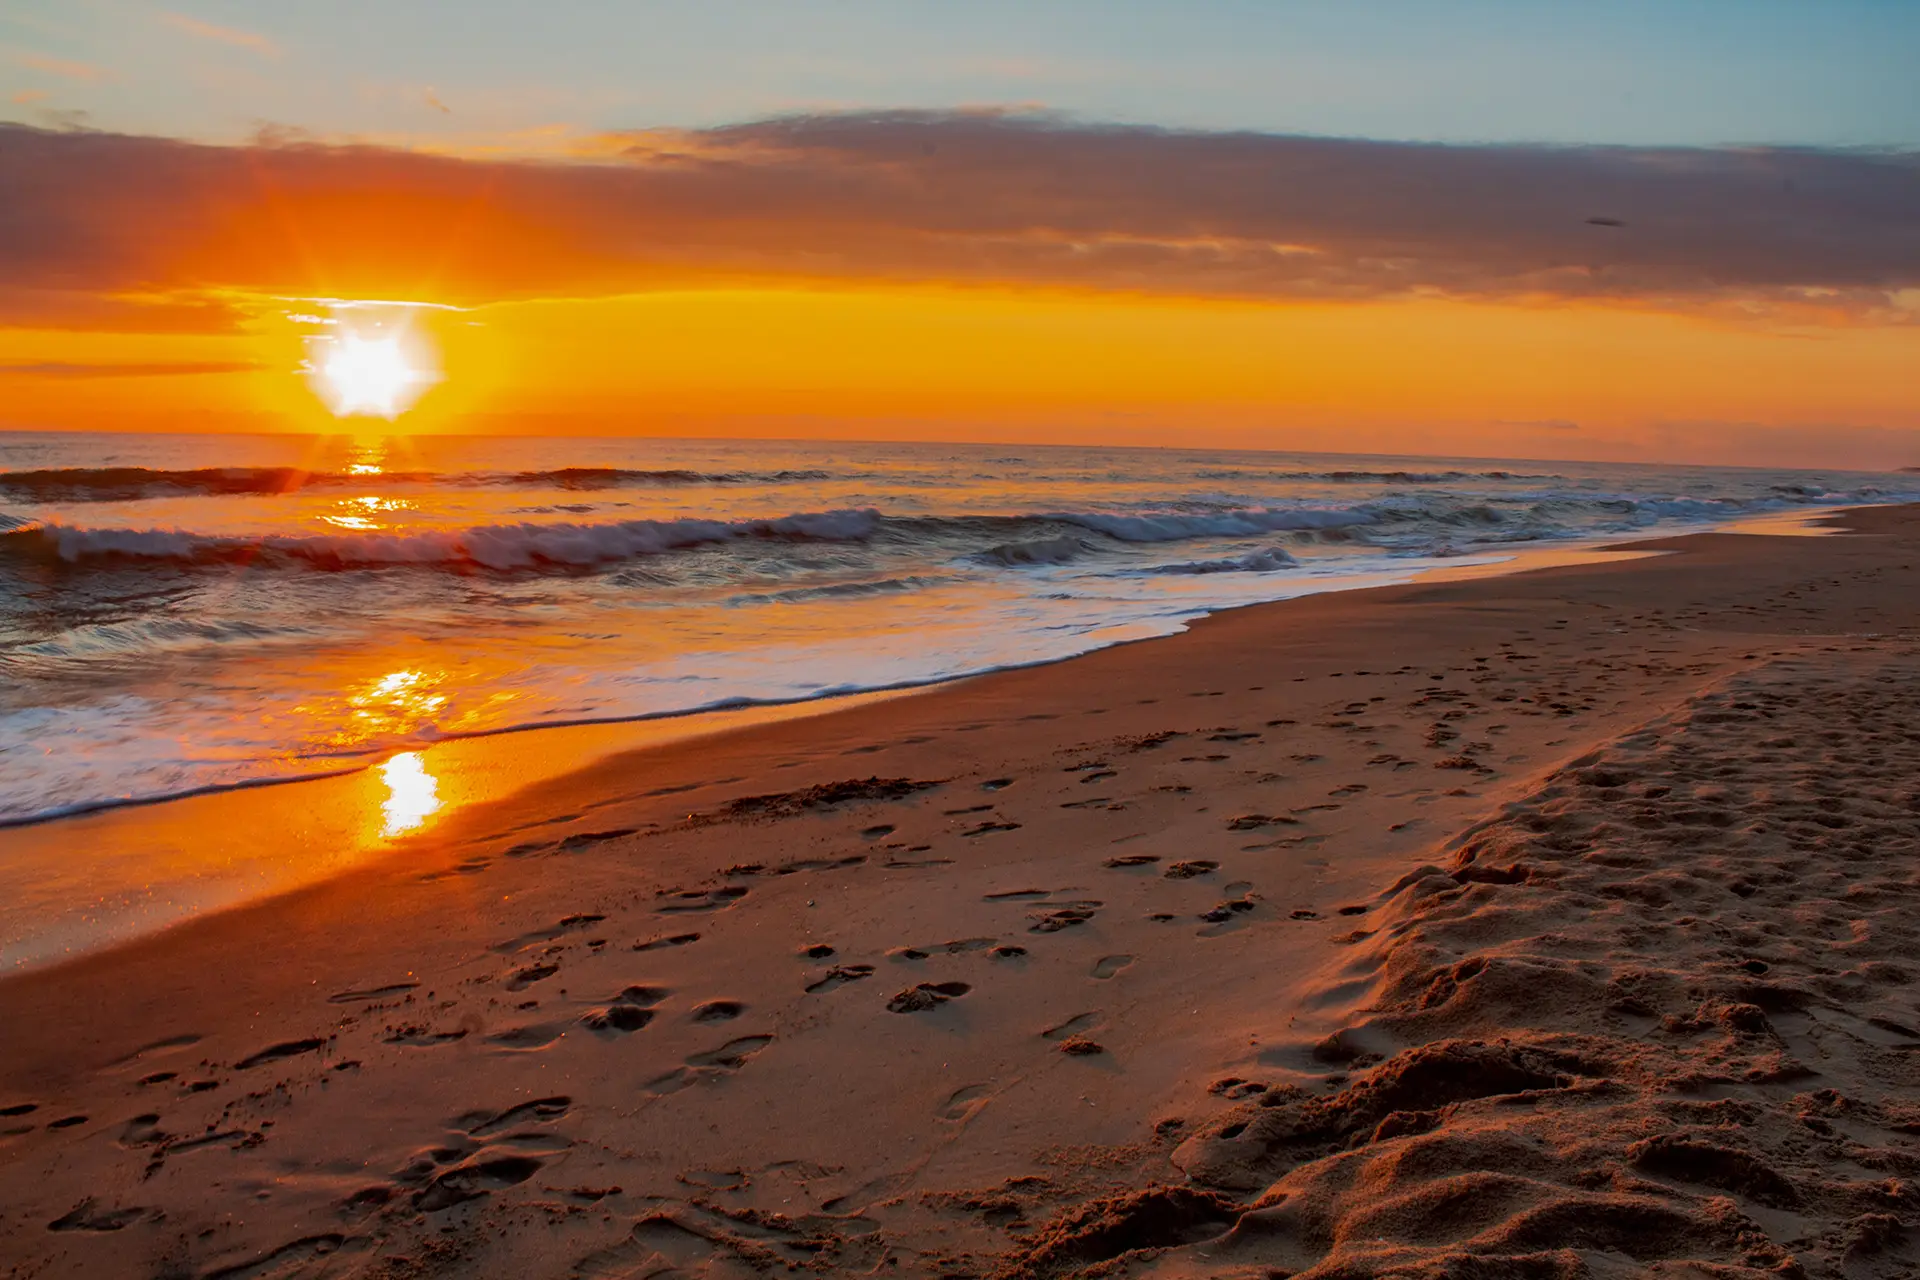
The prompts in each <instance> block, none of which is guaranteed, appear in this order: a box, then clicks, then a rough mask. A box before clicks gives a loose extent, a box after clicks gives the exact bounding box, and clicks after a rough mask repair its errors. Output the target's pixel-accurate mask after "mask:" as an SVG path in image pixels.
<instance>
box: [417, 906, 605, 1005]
mask: <svg viewBox="0 0 1920 1280" xmlns="http://www.w3.org/2000/svg"><path fill="white" fill-rule="evenodd" d="M605 919H606V917H605V916H602V915H593V914H591V913H582V914H580V915H571V916H563V917H561V918H560V919H559V920H557V921H555V922H554V923H553V924H550V925H548V926H547V927H546V928H544V929H534V930H532V931H530V932H528V933H523V934H521V935H520V936H519V937H517V938H508V939H507V940H506V941H505V942H496V943H494V944H493V950H494V951H496V952H498V953H500V954H501V955H510V954H512V953H513V952H515V951H519V950H522V949H523V948H526V947H530V946H532V945H533V944H534V943H536V942H552V941H553V940H554V939H555V938H559V937H564V936H565V935H567V934H569V933H575V932H578V931H579V930H581V929H585V928H586V927H587V926H588V925H595V924H599V923H600V922H601V921H602V920H605ZM408 985H414V986H417V985H419V984H418V983H413V984H408ZM383 990H385V989H384V988H383Z"/></svg>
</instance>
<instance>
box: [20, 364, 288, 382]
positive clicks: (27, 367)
mask: <svg viewBox="0 0 1920 1280" xmlns="http://www.w3.org/2000/svg"><path fill="white" fill-rule="evenodd" d="M264 367H265V366H263V365H262V364H260V363H259V362H258V361H256V360H192V361H145V362H140V363H135V364H81V363H71V362H68V361H64V360H42V361H38V362H34V363H27V364H0V377H13V378H162V377H180V376H185V375H197V374H205V373H251V372H253V371H254V370H256V369H261V368H264Z"/></svg>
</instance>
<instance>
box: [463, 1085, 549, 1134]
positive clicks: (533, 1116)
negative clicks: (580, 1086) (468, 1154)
mask: <svg viewBox="0 0 1920 1280" xmlns="http://www.w3.org/2000/svg"><path fill="white" fill-rule="evenodd" d="M572 1109H573V1099H572V1098H569V1097H567V1096H566V1095H565V1094H557V1095H555V1096H553V1097H551V1098H535V1099H533V1100H532V1101H531V1102H522V1103H517V1104H516V1105H514V1106H511V1107H508V1108H507V1109H506V1110H504V1111H491V1112H489V1111H469V1112H466V1113H465V1114H463V1115H460V1116H456V1117H455V1118H454V1121H453V1127H454V1128H455V1129H458V1130H460V1131H461V1132H463V1133H467V1134H470V1135H472V1136H473V1137H476V1138H486V1137H491V1136H492V1135H494V1134H496V1133H499V1132H500V1131H501V1130H502V1129H506V1128H509V1127H511V1126H513V1125H516V1124H545V1123H546V1122H548V1121H550V1120H558V1119H560V1118H561V1117H562V1116H564V1115H566V1114H567V1112H568V1111H570V1110H572Z"/></svg>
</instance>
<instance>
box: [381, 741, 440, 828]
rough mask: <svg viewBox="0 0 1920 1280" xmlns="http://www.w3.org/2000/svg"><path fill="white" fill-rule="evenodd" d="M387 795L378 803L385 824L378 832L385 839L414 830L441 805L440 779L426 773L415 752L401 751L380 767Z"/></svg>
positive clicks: (425, 768) (418, 755)
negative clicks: (384, 818) (384, 817)
mask: <svg viewBox="0 0 1920 1280" xmlns="http://www.w3.org/2000/svg"><path fill="white" fill-rule="evenodd" d="M380 776H381V778H382V780H383V781H385V782H386V784H387V798H386V800H384V801H383V802H382V803H381V805H380V810H381V812H382V813H384V814H385V815H386V823H385V825H384V826H383V827H382V828H381V831H380V834H381V835H383V836H385V837H387V838H388V839H391V838H393V837H394V836H398V835H404V834H406V833H407V832H409V831H412V830H414V829H415V828H417V827H419V826H420V825H421V824H423V823H424V822H426V820H427V819H428V818H429V817H431V816H432V815H433V813H434V812H435V811H436V810H438V809H439V808H440V784H439V781H438V780H437V779H436V778H435V777H434V776H433V775H432V774H430V773H428V772H427V767H426V765H425V763H423V761H422V759H421V756H420V753H419V752H418V751H403V752H401V753H400V754H399V755H397V756H394V757H393V758H392V759H390V760H388V761H387V762H386V763H385V764H383V765H381V766H380Z"/></svg>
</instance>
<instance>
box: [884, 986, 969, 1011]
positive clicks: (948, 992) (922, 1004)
mask: <svg viewBox="0 0 1920 1280" xmlns="http://www.w3.org/2000/svg"><path fill="white" fill-rule="evenodd" d="M971 990H973V988H972V987H971V986H969V985H968V984H967V983H964V982H922V983H921V984H919V985H918V986H914V987H908V988H907V989H906V990H904V991H898V992H895V993H894V996H893V999H891V1000H889V1001H887V1008H888V1009H889V1010H890V1011H892V1012H894V1013H924V1012H926V1011H927V1010H928V1009H936V1008H938V1007H940V1006H941V1005H943V1004H945V1003H946V1002H947V1001H949V1000H954V999H958V998H959V997H960V996H964V995H965V994H967V992H969V991H971Z"/></svg>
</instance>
